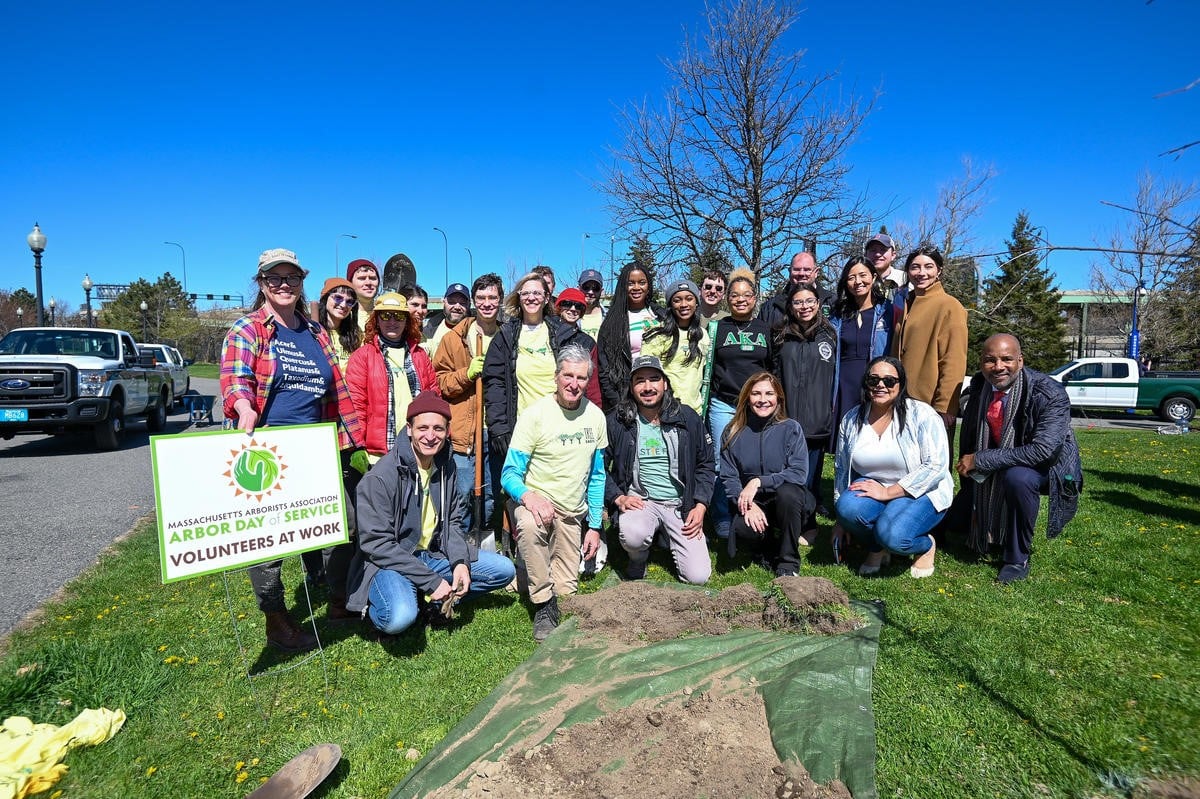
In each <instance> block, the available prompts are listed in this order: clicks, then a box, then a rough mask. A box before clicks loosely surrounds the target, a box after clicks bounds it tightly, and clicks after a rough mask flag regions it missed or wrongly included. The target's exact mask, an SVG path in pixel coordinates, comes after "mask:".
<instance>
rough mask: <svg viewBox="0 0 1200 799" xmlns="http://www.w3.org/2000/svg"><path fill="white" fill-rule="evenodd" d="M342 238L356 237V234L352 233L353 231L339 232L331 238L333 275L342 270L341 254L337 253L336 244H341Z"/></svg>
mask: <svg viewBox="0 0 1200 799" xmlns="http://www.w3.org/2000/svg"><path fill="white" fill-rule="evenodd" d="M343 238H347V239H357V238H358V236H356V235H354V234H353V233H339V234H337V236H336V237H335V238H334V240H333V273H334V274H335V275H336V274H337V273H338V272H341V271H342V259H341V256H340V255H339V254H338V245H339V244H341V242H342V239H343Z"/></svg>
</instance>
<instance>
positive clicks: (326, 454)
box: [150, 422, 349, 583]
mask: <svg viewBox="0 0 1200 799" xmlns="http://www.w3.org/2000/svg"><path fill="white" fill-rule="evenodd" d="M150 454H151V458H152V460H153V465H154V493H155V498H156V500H157V504H158V540H159V553H160V557H161V561H162V579H163V582H164V583H169V582H173V581H175V580H184V579H187V578H188V577H198V576H200V575H202V574H211V573H213V572H219V571H225V570H226V569H238V568H243V567H245V566H249V565H252V564H255V563H262V562H264V561H270V560H278V559H279V558H282V557H284V556H287V555H295V554H297V553H300V552H306V551H308V550H312V549H321V548H323V547H329V546H334V545H336V544H342V543H345V542H346V541H348V540H349V534H348V531H347V529H346V504H345V497H344V496H343V489H342V468H341V461H340V459H339V457H338V445H337V428H336V427H335V425H334V424H333V423H332V422H327V423H323V424H310V425H296V426H290V427H271V428H261V429H259V430H255V431H254V434H253V435H249V436H248V435H246V434H245V433H243V432H242V431H240V430H214V431H211V432H205V433H185V434H181V435H169V436H152V437H151V439H150Z"/></svg>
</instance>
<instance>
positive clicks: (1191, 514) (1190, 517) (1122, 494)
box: [1088, 469, 1200, 524]
mask: <svg viewBox="0 0 1200 799" xmlns="http://www.w3.org/2000/svg"><path fill="white" fill-rule="evenodd" d="M1088 475H1089V476H1091V475H1095V476H1096V477H1098V478H1100V479H1101V480H1105V481H1107V482H1109V483H1112V484H1115V485H1128V486H1131V487H1133V488H1134V489H1136V493H1135V492H1133V491H1120V490H1117V489H1103V490H1099V491H1091V492H1089V495H1090V496H1091V498H1092V499H1093V500H1096V501H1099V502H1107V503H1111V504H1112V505H1113V506H1114V507H1118V508H1128V509H1130V510H1133V511H1137V512H1138V513H1144V514H1146V515H1147V516H1161V517H1164V518H1168V519H1172V520H1174V521H1178V522H1180V523H1183V524H1200V511H1196V510H1192V509H1191V508H1181V507H1178V506H1171V505H1164V504H1163V503H1162V502H1161V501H1160V500H1155V499H1152V498H1150V496H1149V495H1151V494H1155V493H1157V494H1162V495H1166V496H1168V497H1178V498H1183V497H1192V496H1194V495H1195V493H1196V487H1195V486H1194V485H1190V484H1188V483H1184V482H1183V481H1181V480H1171V479H1168V478H1165V477H1159V476H1157V475H1143V474H1137V475H1134V474H1127V473H1125V472H1113V471H1102V470H1096V469H1089V470H1088Z"/></svg>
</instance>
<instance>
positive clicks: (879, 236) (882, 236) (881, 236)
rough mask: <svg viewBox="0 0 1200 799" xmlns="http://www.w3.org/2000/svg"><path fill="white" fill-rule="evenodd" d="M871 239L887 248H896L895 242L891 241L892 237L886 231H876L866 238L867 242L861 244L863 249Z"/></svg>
mask: <svg viewBox="0 0 1200 799" xmlns="http://www.w3.org/2000/svg"><path fill="white" fill-rule="evenodd" d="M873 241H877V242H879V243H880V244H882V245H883V246H884V247H887V248H888V249H889V250H894V249H896V243H895V242H894V241H892V237H891V236H889V235H888V234H886V233H876V234H875V235H874V236H872V237H871V238H869V239H867V243H866V244H864V245H863V249H864V250H865V249H866V248H867V247H868V246H869V245H870V244H871V242H873Z"/></svg>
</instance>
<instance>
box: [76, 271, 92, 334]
mask: <svg viewBox="0 0 1200 799" xmlns="http://www.w3.org/2000/svg"><path fill="white" fill-rule="evenodd" d="M80 285H81V286H83V296H84V297H85V298H86V303H87V305H86V308H87V327H91V326H92V286H94V285H96V284H95V283H93V282H92V279H91V278H90V277H88V275H87V273H84V275H83V283H81V284H80Z"/></svg>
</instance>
